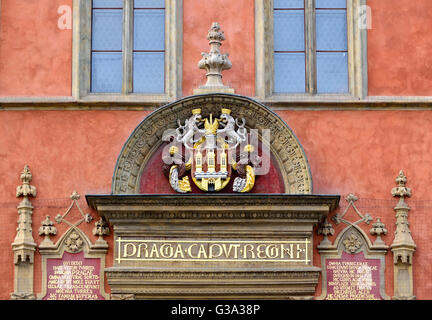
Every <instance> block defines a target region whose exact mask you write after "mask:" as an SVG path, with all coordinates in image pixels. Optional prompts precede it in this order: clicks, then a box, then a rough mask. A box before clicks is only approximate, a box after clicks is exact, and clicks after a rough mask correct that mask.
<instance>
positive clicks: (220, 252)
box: [209, 244, 228, 259]
mask: <svg viewBox="0 0 432 320" xmlns="http://www.w3.org/2000/svg"><path fill="white" fill-rule="evenodd" d="M213 248H219V254H217V255H216V254H214V252H213ZM222 253H223V250H222V246H221V245H220V244H212V245H211V246H210V248H209V259H212V258H218V257H220V256H221V255H222ZM227 258H228V257H227Z"/></svg>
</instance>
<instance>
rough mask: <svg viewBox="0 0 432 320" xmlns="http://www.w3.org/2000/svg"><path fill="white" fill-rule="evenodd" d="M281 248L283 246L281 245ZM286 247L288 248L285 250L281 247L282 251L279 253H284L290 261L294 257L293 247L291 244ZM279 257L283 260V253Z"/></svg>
mask: <svg viewBox="0 0 432 320" xmlns="http://www.w3.org/2000/svg"><path fill="white" fill-rule="evenodd" d="M282 246H283V245H282ZM288 247H289V248H285V247H284V246H283V249H281V251H283V252H285V253H286V254H287V255H288V257H289V258H290V259H292V258H293V257H294V255H293V252H294V250H293V247H294V245H293V244H290V245H288ZM281 255H282V259H283V257H284V255H283V253H281Z"/></svg>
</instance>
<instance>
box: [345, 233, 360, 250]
mask: <svg viewBox="0 0 432 320" xmlns="http://www.w3.org/2000/svg"><path fill="white" fill-rule="evenodd" d="M342 243H343V245H344V247H345V250H346V251H348V252H349V253H355V252H356V251H358V250H359V249H360V248H361V246H362V241H361V240H360V238H359V237H358V236H357V235H356V234H355V233H353V232H351V233H350V235H349V236H348V237H346V239H345V240H344V241H343V242H342Z"/></svg>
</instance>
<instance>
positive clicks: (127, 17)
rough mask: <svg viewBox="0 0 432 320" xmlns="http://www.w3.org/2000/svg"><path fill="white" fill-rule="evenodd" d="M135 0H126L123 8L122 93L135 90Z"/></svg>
mask: <svg viewBox="0 0 432 320" xmlns="http://www.w3.org/2000/svg"><path fill="white" fill-rule="evenodd" d="M133 2H134V0H124V9H123V21H124V23H123V86H122V93H123V94H129V93H131V92H132V91H133V83H132V79H133V78H132V70H133V69H132V68H133V52H132V51H133V13H134V3H133Z"/></svg>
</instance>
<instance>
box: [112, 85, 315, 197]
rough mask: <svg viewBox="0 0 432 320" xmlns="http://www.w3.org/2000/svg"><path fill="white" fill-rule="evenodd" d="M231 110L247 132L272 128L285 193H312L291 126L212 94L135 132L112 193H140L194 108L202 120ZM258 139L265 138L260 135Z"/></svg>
mask: <svg viewBox="0 0 432 320" xmlns="http://www.w3.org/2000/svg"><path fill="white" fill-rule="evenodd" d="M225 106H227V107H229V109H231V110H232V112H231V114H232V116H233V117H235V118H240V119H241V118H244V119H245V121H246V128H247V129H257V130H258V133H259V134H260V133H261V130H262V129H270V136H271V141H270V152H271V154H272V155H273V156H274V158H275V160H276V162H277V164H278V166H279V169H280V171H281V175H282V178H283V181H284V186H285V193H288V194H312V176H311V173H310V169H309V164H308V162H307V158H306V155H305V153H304V151H303V148H302V146H301V144H300V143H299V141H298V140H297V138H296V136H295V135H294V133H293V132H292V131H291V129H290V128H289V127H288V125H287V124H286V123H285V122H284V121H283V120H282V119H281V118H279V117H278V116H277V115H276V114H275V113H274V112H272V111H271V110H270V109H268V108H267V107H266V106H264V105H262V104H260V103H258V102H256V101H254V100H252V99H250V98H247V97H242V96H235V95H229V94H223V93H218V94H209V95H200V96H192V97H187V98H184V99H182V100H179V101H176V102H174V103H172V104H168V105H166V106H163V107H161V108H159V109H157V110H156V111H155V112H153V113H151V114H150V115H149V116H147V117H146V118H145V119H144V120H143V121H142V122H141V123H140V124H139V125H138V126H137V127H136V129H135V130H134V131H133V133H132V134H131V136H130V137H129V139H128V140H127V141H126V143H125V144H124V146H123V149H122V151H121V153H120V155H119V158H118V160H117V164H116V167H115V171H114V176H113V184H112V193H113V194H138V193H139V186H140V177H141V174H142V171H143V170H144V168H145V166H146V164H147V162H148V161H149V159H150V158H151V156H152V155H153V153H154V152H155V151H156V150H157V149H158V148H159V147H160V146H161V144H162V143H163V141H162V135H163V133H164V131H165V130H166V129H167V128H175V127H176V126H177V120H178V119H179V120H180V121H182V122H184V121H185V119H188V118H189V117H190V114H191V113H192V110H193V109H197V108H201V109H202V115H203V117H206V116H208V115H209V114H210V113H213V114H217V113H219V112H220V110H221V107H225ZM259 139H262V137H261V136H259Z"/></svg>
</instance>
